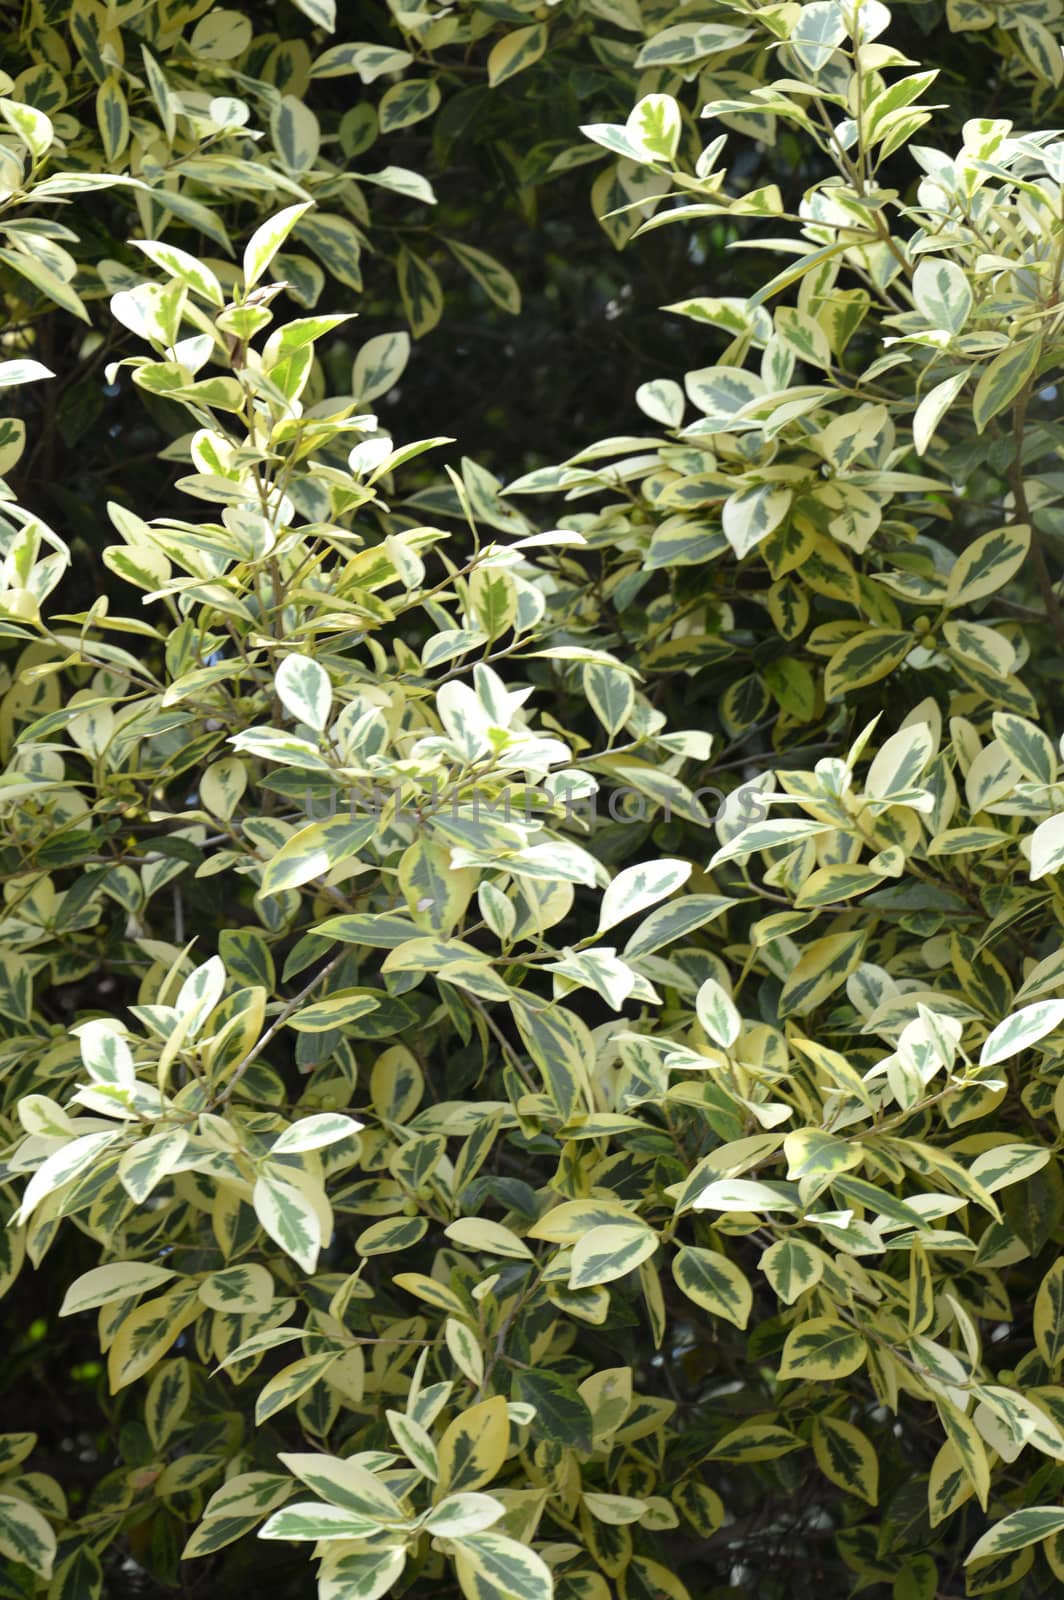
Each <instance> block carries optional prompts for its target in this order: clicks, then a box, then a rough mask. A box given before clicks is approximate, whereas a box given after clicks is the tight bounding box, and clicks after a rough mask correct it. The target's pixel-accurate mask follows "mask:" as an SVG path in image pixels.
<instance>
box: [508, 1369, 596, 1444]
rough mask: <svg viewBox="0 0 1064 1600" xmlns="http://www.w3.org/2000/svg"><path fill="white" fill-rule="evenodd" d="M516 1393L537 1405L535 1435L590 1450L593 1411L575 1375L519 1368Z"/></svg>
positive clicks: (524, 1399)
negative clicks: (578, 1389)
mask: <svg viewBox="0 0 1064 1600" xmlns="http://www.w3.org/2000/svg"><path fill="white" fill-rule="evenodd" d="M514 1394H515V1396H516V1397H517V1398H518V1399H520V1400H523V1401H525V1402H526V1403H527V1404H528V1405H532V1406H535V1408H536V1415H535V1420H534V1421H533V1423H532V1433H533V1436H534V1437H537V1438H541V1439H552V1440H554V1442H555V1443H556V1444H560V1445H563V1446H565V1447H566V1448H567V1449H570V1450H585V1451H587V1452H589V1453H590V1451H591V1443H592V1439H591V1436H592V1421H591V1412H590V1410H589V1409H588V1406H587V1403H586V1402H585V1401H584V1399H583V1398H582V1397H581V1395H580V1394H579V1393H578V1391H577V1388H576V1385H575V1383H574V1382H573V1381H572V1379H571V1378H565V1377H563V1376H562V1375H561V1374H560V1373H557V1372H551V1371H548V1370H546V1369H540V1370H529V1371H524V1370H520V1369H519V1370H518V1371H517V1372H515V1374H514Z"/></svg>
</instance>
